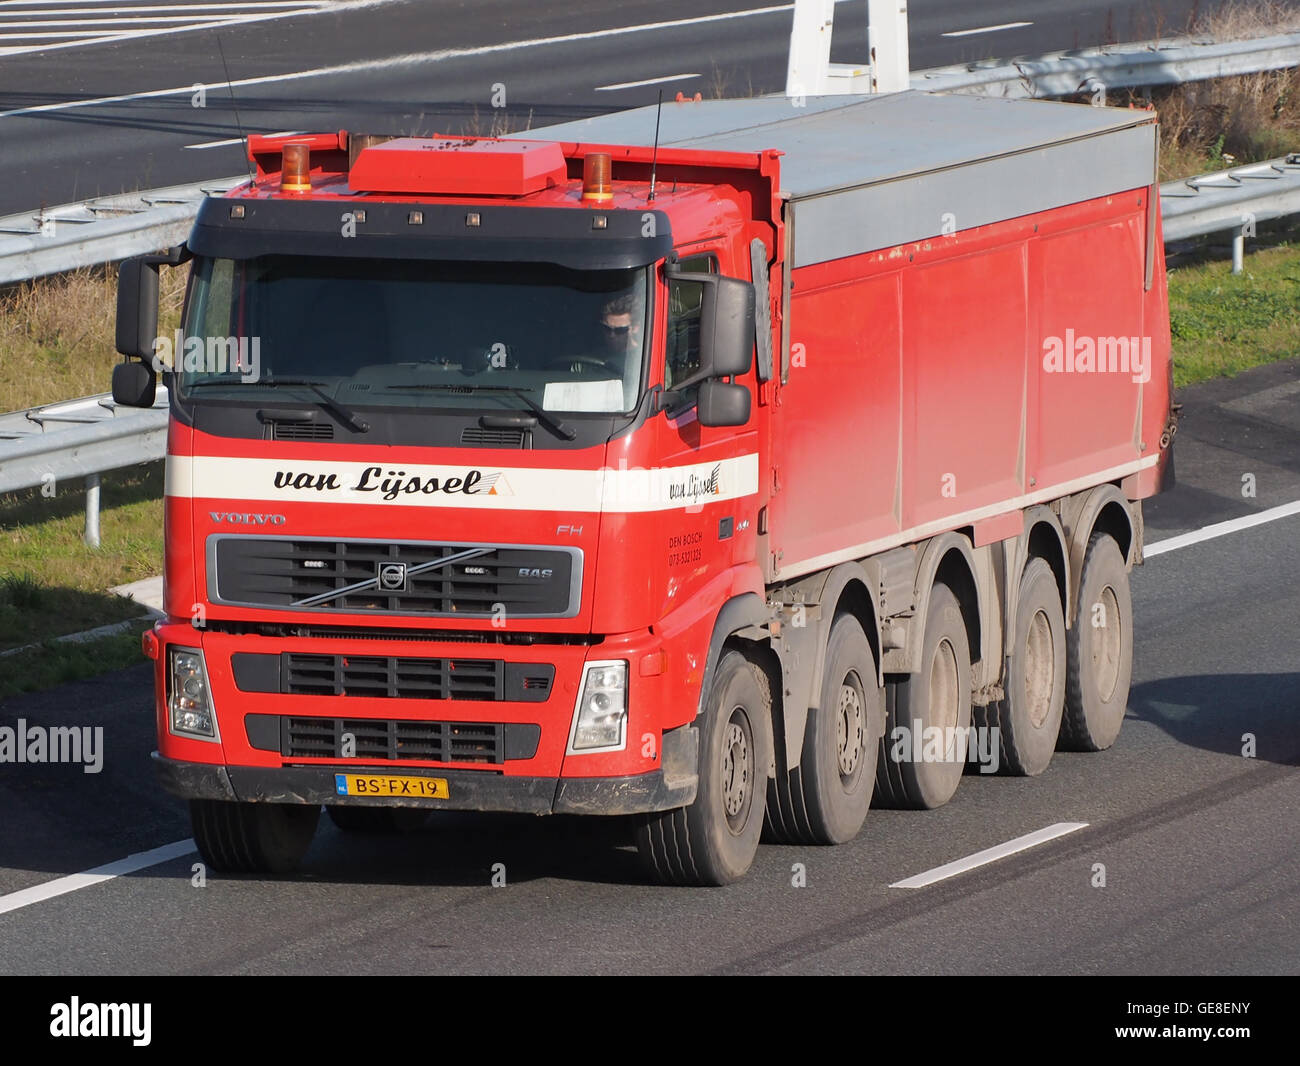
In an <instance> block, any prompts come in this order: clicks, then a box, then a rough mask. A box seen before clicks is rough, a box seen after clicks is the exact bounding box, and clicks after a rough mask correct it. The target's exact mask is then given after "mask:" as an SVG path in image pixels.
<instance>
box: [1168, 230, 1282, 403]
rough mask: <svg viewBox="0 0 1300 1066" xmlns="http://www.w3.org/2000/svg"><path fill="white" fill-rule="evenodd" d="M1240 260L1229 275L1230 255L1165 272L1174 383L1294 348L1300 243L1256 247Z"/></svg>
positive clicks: (1230, 371) (1225, 373)
mask: <svg viewBox="0 0 1300 1066" xmlns="http://www.w3.org/2000/svg"><path fill="white" fill-rule="evenodd" d="M1245 262H1246V269H1245V271H1244V272H1243V273H1241V274H1235V275H1234V274H1233V273H1232V264H1231V263H1230V262H1206V263H1201V264H1198V265H1194V266H1189V267H1181V268H1179V269H1177V270H1173V271H1171V272H1170V274H1169V328H1170V332H1171V333H1172V335H1173V353H1174V384H1175V385H1176V386H1179V387H1181V386H1184V385H1193V384H1195V383H1196V382H1198V381H1204V380H1206V379H1207V378H1213V377H1231V376H1232V375H1234V374H1238V373H1240V372H1241V371H1243V370H1248V369H1249V368H1251V367H1253V366H1260V365H1262V364H1264V363H1272V362H1276V361H1277V360H1279V359H1291V358H1294V357H1295V356H1296V355H1300V312H1298V310H1297V309H1300V244H1296V243H1294V242H1289V243H1283V244H1278V245H1276V246H1274V247H1271V248H1263V249H1259V250H1257V251H1253V252H1251V253H1250V254H1249V255H1247V256H1246V261H1245Z"/></svg>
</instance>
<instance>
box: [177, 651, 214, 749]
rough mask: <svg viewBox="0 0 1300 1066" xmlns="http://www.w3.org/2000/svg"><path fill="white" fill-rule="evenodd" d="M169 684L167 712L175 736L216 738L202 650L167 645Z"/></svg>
mask: <svg viewBox="0 0 1300 1066" xmlns="http://www.w3.org/2000/svg"><path fill="white" fill-rule="evenodd" d="M167 655H168V667H169V670H170V673H171V684H170V685H169V686H168V688H167V713H168V716H169V718H170V719H171V731H172V732H173V733H176V734H177V735H179V736H189V737H198V738H201V739H203V740H216V739H217V722H216V718H215V716H214V715H213V713H212V700H211V698H210V697H209V695H208V675H207V671H206V670H205V669H204V666H203V652H201V651H199V650H197V649H196V648H175V647H173V648H169V649H168V651H167Z"/></svg>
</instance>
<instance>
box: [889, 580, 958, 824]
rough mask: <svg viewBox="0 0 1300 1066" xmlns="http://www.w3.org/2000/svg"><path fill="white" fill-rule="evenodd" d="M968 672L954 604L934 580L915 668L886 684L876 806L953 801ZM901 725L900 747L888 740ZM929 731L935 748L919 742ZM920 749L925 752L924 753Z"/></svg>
mask: <svg viewBox="0 0 1300 1066" xmlns="http://www.w3.org/2000/svg"><path fill="white" fill-rule="evenodd" d="M970 673H971V670H970V639H969V638H968V636H967V634H966V623H965V620H964V619H963V618H962V613H961V606H960V605H959V604H958V602H957V597H956V596H954V595H953V592H952V590H951V589H950V588H949V587H948V586H947V585H944V584H937V585H935V586H934V588H933V589H932V590H931V592H930V606H929V609H928V610H927V611H926V616H925V636H924V643H923V644H922V649H921V669H920V671H919V672H918V673H915V674H908V675H907V679H906V680H904V681H899V682H897V683H896V684H893V685H890V686H889V688H890V690H891V692H890V697H889V699H888V700H887V701H886V704H885V706H886V709H887V711H888V714H887V716H886V720H885V735H884V736H883V737H881V739H880V755H879V758H878V761H877V763H876V806H878V807H894V808H902V809H908V810H930V809H932V808H934V807H942V806H943V805H944V804H945V803H947V802H948V801H949V800H950V799H952V795H953V793H954V792H956V791H957V786H958V785H959V784H961V778H962V772H963V771H964V770H965V767H966V742H967V738H968V736H969V735H970V733H969V731H970V723H971V687H970V686H971V680H970ZM918 723H919V726H918ZM900 728H901V729H904V730H906V731H907V732H906V736H908V737H909V738H910V740H911V743H910V744H909V745H907V747H906V749H905V748H904V747H903V746H902V745H901V743H900V741H901V739H902V738H901V737H900V738H899V740H895V738H894V731H895V730H896V729H900ZM932 729H933V730H938V731H939V737H940V741H939V744H938V747H937V752H936V751H935V748H934V746H933V745H927V744H926V742H925V741H926V737H927V734H928V735H929V736H930V737H933V736H934V734H933V733H929V731H930V730H932ZM927 752H928V753H929V754H930V755H931V757H929V758H927V757H925V756H926V754H927ZM936 753H937V755H938V759H937V760H936V759H935V758H934V757H933V755H934V754H936ZM895 755H898V756H899V757H898V758H895ZM904 756H905V757H904Z"/></svg>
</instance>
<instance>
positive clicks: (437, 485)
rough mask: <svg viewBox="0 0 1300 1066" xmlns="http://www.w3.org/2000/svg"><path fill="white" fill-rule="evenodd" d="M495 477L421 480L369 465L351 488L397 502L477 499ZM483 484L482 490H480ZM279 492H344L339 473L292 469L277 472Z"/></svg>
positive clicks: (473, 473)
mask: <svg viewBox="0 0 1300 1066" xmlns="http://www.w3.org/2000/svg"><path fill="white" fill-rule="evenodd" d="M495 480H496V475H489V476H487V477H484V474H483V471H481V470H469V471H466V472H465V474H464V475H463V476H461V477H447V478H437V477H423V478H422V477H420V476H418V475H415V474H412V475H410V476H408V475H407V473H406V471H405V470H388V471H385V470H384V468H383V467H381V466H368V467H366V468H365V469H364V470H363V471H361V477H360V478H358V479H357V483H356V484H355V485H352V486H350V487H349V491H351V492H379V493H382V494H383V499H385V500H395V499H397V497H398V496H403V495H406V496H411V495H419V496H429V495H432V494H433V493H444V494H448V495H453V494H460V495H465V496H478V495H479V494H480V493H482V492H483V487H489V488H490V487H491V485H492V483H493V482H494V481H495ZM480 483H481V484H482V486H483V487H480ZM275 487H276V488H277V489H297V490H299V491H302V492H309V491H315V492H338V491H339V490H341V489H343V487H344V486H343V485H341V484H340V483H339V475H338V474H312V473H307V472H305V471H304V472H301V473H294V471H292V470H277V471H276V472H275Z"/></svg>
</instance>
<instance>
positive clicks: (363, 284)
mask: <svg viewBox="0 0 1300 1066" xmlns="http://www.w3.org/2000/svg"><path fill="white" fill-rule="evenodd" d="M646 285H647V268H636V269H633V270H609V271H584V270H570V269H566V268H563V267H559V266H553V265H549V264H540V263H528V264H521V263H463V262H462V263H449V262H428V261H423V260H375V259H342V258H338V259H326V258H313V257H302V256H264V257H260V258H257V259H249V260H232V259H211V258H204V259H199V260H196V262H195V265H194V273H193V280H192V285H191V290H190V294H189V301H188V305H187V309H186V315H185V321H184V324H183V326H182V330H181V332H180V334H178V335H177V336H176V337H175V339H174V341H172V340H169V339H167V338H164V339H163V341H164V343H163V346H162V351H163V353H164V354H163V355H162V356H161V358H162V361H163V362H165V363H170V365H171V366H172V368H173V370H174V371H175V374H176V377H175V379H174V380H175V382H176V385H177V386H178V393H179V395H180V397H181V398H182V399H184V400H187V401H192V400H194V399H196V398H197V396H200V395H201V396H202V398H204V399H208V398H213V399H216V398H220V399H221V400H223V401H226V402H229V401H232V400H233V401H236V402H238V401H239V400H241V399H244V398H247V399H248V400H249V401H250V402H256V403H265V402H266V401H267V394H268V392H269V391H270V390H271V389H272V388H274V387H275V385H276V382H277V381H279V382H281V383H282V384H284V385H286V386H288V385H291V384H295V385H297V386H303V385H304V384H309V385H312V386H315V387H316V388H317V389H319V390H323V391H324V393H325V394H326V395H328V396H330V397H332V398H334V399H336V400H338V401H340V402H342V403H346V404H347V405H348V406H349V407H352V408H356V407H384V406H393V407H420V408H435V409H443V410H446V409H466V408H479V409H482V408H487V409H489V410H494V409H508V410H521V409H524V410H526V409H528V408H529V407H532V408H533V409H534V410H536V409H538V408H540V409H542V410H544V411H557V412H561V411H562V412H571V413H579V414H580V413H593V414H594V413H621V412H627V411H631V410H632V409H634V408H635V407H636V404H637V400H638V398H639V395H640V389H641V382H642V368H643V364H644V359H643V355H644V351H645V336H646V315H647V300H646ZM168 351H170V352H171V353H172V354H171V358H170V360H169V359H168V358H167V356H166V354H165V353H167V352H168Z"/></svg>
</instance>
